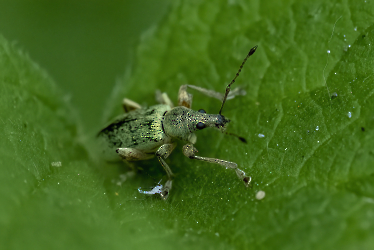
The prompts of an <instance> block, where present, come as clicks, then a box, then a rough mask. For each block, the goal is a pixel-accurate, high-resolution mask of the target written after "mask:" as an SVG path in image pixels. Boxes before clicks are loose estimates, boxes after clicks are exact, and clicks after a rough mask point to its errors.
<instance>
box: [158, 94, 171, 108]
mask: <svg viewBox="0 0 374 250" xmlns="http://www.w3.org/2000/svg"><path fill="white" fill-rule="evenodd" d="M156 101H157V102H158V103H160V104H166V105H169V106H170V108H173V107H174V104H173V102H172V101H171V100H170V98H169V96H168V94H166V93H161V91H160V90H156Z"/></svg>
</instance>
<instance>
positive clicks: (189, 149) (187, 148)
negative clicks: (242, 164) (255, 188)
mask: <svg viewBox="0 0 374 250" xmlns="http://www.w3.org/2000/svg"><path fill="white" fill-rule="evenodd" d="M195 153H197V149H196V148H195V147H194V146H193V145H192V144H186V145H184V146H183V154H184V155H185V156H187V157H188V158H191V159H196V160H200V161H207V162H211V163H216V164H219V165H221V166H224V167H226V168H231V169H234V170H235V172H236V175H237V176H238V178H239V179H240V180H242V181H243V183H244V185H245V186H246V187H248V186H249V184H250V183H251V177H250V176H248V175H247V174H246V173H245V172H244V171H243V170H240V169H239V168H238V165H237V164H236V163H235V162H230V161H225V160H220V159H215V158H208V157H202V156H197V155H195Z"/></svg>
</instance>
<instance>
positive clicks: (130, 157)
mask: <svg viewBox="0 0 374 250" xmlns="http://www.w3.org/2000/svg"><path fill="white" fill-rule="evenodd" d="M116 153H117V154H118V155H119V156H120V157H121V158H122V160H125V161H142V160H148V159H152V158H153V157H154V155H153V154H146V153H144V152H142V151H140V150H138V149H134V148H117V150H116Z"/></svg>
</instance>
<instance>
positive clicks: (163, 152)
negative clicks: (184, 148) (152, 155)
mask: <svg viewBox="0 0 374 250" xmlns="http://www.w3.org/2000/svg"><path fill="white" fill-rule="evenodd" d="M176 146H177V144H176V143H170V144H164V145H162V146H161V147H160V148H159V149H158V150H157V151H156V156H157V158H158V160H159V161H160V163H161V165H162V166H163V167H164V169H165V172H166V174H167V175H168V180H167V181H166V183H165V185H164V187H163V188H162V190H161V193H160V195H161V198H162V199H164V200H166V199H167V198H168V197H169V193H170V189H171V186H172V182H173V181H172V177H173V172H171V169H170V167H169V165H168V164H167V163H166V162H165V159H166V158H168V156H169V155H170V154H171V152H172V151H173V150H174V148H175V147H176Z"/></svg>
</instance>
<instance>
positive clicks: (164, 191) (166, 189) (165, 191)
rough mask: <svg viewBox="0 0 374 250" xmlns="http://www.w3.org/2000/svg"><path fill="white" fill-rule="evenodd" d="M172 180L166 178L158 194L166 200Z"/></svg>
mask: <svg viewBox="0 0 374 250" xmlns="http://www.w3.org/2000/svg"><path fill="white" fill-rule="evenodd" d="M172 182H173V181H172V180H167V181H166V183H165V186H164V187H163V188H162V189H161V192H160V196H161V198H162V199H163V200H167V199H168V197H169V193H170V189H171V186H172Z"/></svg>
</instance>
